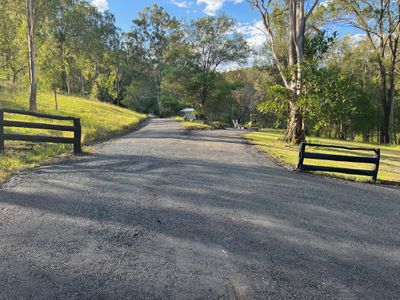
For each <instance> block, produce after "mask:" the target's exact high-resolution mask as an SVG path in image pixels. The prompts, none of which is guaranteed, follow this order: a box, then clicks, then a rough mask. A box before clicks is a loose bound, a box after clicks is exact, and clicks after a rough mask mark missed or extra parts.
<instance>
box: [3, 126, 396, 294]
mask: <svg viewBox="0 0 400 300" xmlns="http://www.w3.org/2000/svg"><path fill="white" fill-rule="evenodd" d="M399 297H400V190H399V189H398V188H393V187H384V186H373V185H368V184H359V183H347V182H343V181H339V180H335V179H329V178H323V177H319V176H311V175H307V174H297V173H293V172H290V171H288V170H286V169H283V168H280V167H278V166H276V165H274V164H273V163H272V162H271V161H269V160H268V159H266V158H264V157H263V155H261V154H260V153H258V150H257V148H256V147H255V146H251V145H248V144H246V142H245V141H244V140H243V139H241V138H240V132H237V131H234V130H225V131H205V132H198V133H195V134H192V135H187V134H185V132H184V131H183V130H182V129H181V128H180V124H179V123H177V122H175V121H173V120H152V121H150V122H149V124H148V125H147V126H145V127H143V128H142V129H141V130H139V131H138V132H135V133H132V134H130V135H128V136H125V137H123V138H120V139H117V140H114V141H111V142H108V143H105V144H102V145H101V146H100V147H99V149H98V152H97V154H96V155H93V156H85V157H81V158H79V159H74V160H71V161H67V162H64V163H61V164H57V165H52V166H47V167H42V168H38V169H36V170H34V171H31V172H26V173H25V174H21V175H19V176H17V177H14V178H13V180H11V182H9V183H8V184H7V185H6V186H5V187H4V189H3V190H0V298H1V299H19V298H22V299H26V298H37V299H56V298H62V299H64V298H79V299H87V298H90V299H111V298H112V299H120V298H130V299H204V298H207V299H282V298H285V299H287V298H301V299H304V298H307V299H321V298H335V299H337V298H341V299H368V298H370V299H396V298H397V299H398V298H399Z"/></svg>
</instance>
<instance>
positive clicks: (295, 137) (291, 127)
mask: <svg viewBox="0 0 400 300" xmlns="http://www.w3.org/2000/svg"><path fill="white" fill-rule="evenodd" d="M289 105H290V113H289V120H288V124H287V130H286V137H285V140H286V141H287V142H290V143H293V144H300V143H301V142H302V141H304V140H305V134H304V119H303V116H302V114H301V111H300V109H299V107H298V105H297V104H296V101H295V100H292V101H290V103H289Z"/></svg>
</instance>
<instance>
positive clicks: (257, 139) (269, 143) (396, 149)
mask: <svg viewBox="0 0 400 300" xmlns="http://www.w3.org/2000/svg"><path fill="white" fill-rule="evenodd" d="M244 136H245V137H246V138H247V139H248V140H249V141H250V142H252V143H253V144H256V145H259V146H260V147H261V149H262V151H263V152H265V153H266V154H268V155H269V156H271V157H273V158H274V159H277V160H278V161H279V162H280V163H282V164H283V165H285V166H289V167H296V165H297V160H298V150H299V147H298V146H295V145H290V144H288V143H286V142H284V140H283V137H284V131H283V130H278V129H264V130H262V131H259V132H251V133H247V134H245V135H244ZM307 142H311V143H319V144H329V145H338V146H349V147H366V148H380V149H381V161H380V167H379V174H378V180H379V181H380V182H390V183H396V184H400V145H381V144H375V143H360V142H349V141H342V140H335V139H327V138H316V137H308V138H307ZM312 151H313V152H316V153H329V154H342V155H371V153H370V152H363V151H351V152H349V151H345V150H341V149H316V148H313V150H312ZM305 162H306V163H308V164H312V163H315V161H314V160H311V159H307V160H305ZM318 164H319V165H322V166H335V167H347V168H349V167H350V168H358V169H372V165H370V164H359V163H348V162H335V161H323V160H318ZM317 173H318V172H317ZM321 174H327V175H330V176H335V177H340V178H344V179H349V180H355V181H363V182H366V181H371V179H370V177H365V176H357V175H347V174H337V173H321Z"/></svg>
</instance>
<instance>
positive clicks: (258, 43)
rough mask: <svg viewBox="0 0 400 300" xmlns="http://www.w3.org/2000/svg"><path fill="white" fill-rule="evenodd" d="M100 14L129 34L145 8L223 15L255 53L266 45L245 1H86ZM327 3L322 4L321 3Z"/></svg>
mask: <svg viewBox="0 0 400 300" xmlns="http://www.w3.org/2000/svg"><path fill="white" fill-rule="evenodd" d="M89 1H91V3H92V4H93V5H94V6H96V7H97V8H98V9H99V10H100V11H105V10H109V11H110V12H111V13H113V14H114V15H115V18H116V22H117V26H118V27H120V28H121V29H122V30H123V31H128V30H129V29H130V27H131V25H132V20H133V19H135V18H137V16H138V13H139V12H140V11H142V10H143V8H144V7H146V6H151V5H153V4H154V3H157V4H158V5H159V6H162V7H164V8H165V9H166V10H167V11H168V13H169V14H170V15H173V16H175V17H177V18H179V19H193V18H199V17H203V16H206V15H218V14H221V13H226V14H227V15H228V16H230V17H232V18H234V19H236V21H237V22H238V28H237V30H238V31H239V32H241V33H243V34H244V35H245V37H246V39H247V41H248V42H249V44H250V45H251V46H252V47H253V48H254V49H256V50H257V49H260V48H261V47H262V46H263V44H264V43H265V34H264V33H263V32H261V31H260V30H259V29H258V28H262V27H263V26H262V23H261V22H260V17H259V15H258V12H257V11H255V10H252V9H251V7H250V6H249V4H248V3H247V1H246V0H159V1H155V0H89ZM324 1H328V0H321V3H323V2H324ZM329 29H330V31H334V30H337V31H338V32H339V34H340V35H344V34H346V33H351V34H355V35H354V37H355V38H362V37H363V35H360V34H359V32H358V31H356V30H354V28H350V27H337V26H333V27H332V26H330V28H329Z"/></svg>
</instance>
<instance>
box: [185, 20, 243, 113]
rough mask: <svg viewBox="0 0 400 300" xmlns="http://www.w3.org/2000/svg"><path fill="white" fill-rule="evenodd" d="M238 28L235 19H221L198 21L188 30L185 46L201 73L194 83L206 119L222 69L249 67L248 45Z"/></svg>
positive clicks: (197, 75)
mask: <svg viewBox="0 0 400 300" xmlns="http://www.w3.org/2000/svg"><path fill="white" fill-rule="evenodd" d="M235 27H236V23H235V21H234V20H233V19H232V18H229V17H227V16H226V15H221V16H218V17H212V16H207V17H203V18H200V19H197V20H194V21H192V22H191V23H190V24H189V26H187V27H186V29H185V43H187V46H188V47H189V49H190V51H191V53H192V55H191V58H192V59H193V64H192V65H194V66H195V68H196V69H197V71H198V72H197V74H195V75H196V79H195V80H193V81H194V82H197V93H196V94H198V98H197V104H198V108H199V110H200V114H203V115H204V112H205V106H206V104H207V101H208V100H209V99H208V98H209V96H210V93H211V92H212V87H213V84H214V83H216V82H217V81H216V77H218V75H217V71H218V68H219V67H221V66H223V65H227V64H229V63H236V64H241V63H245V62H246V61H247V58H248V56H249V54H250V48H249V45H248V44H247V41H246V40H245V38H244V36H243V35H242V34H240V33H238V32H236V31H235ZM193 87H194V88H196V85H194V86H193Z"/></svg>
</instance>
